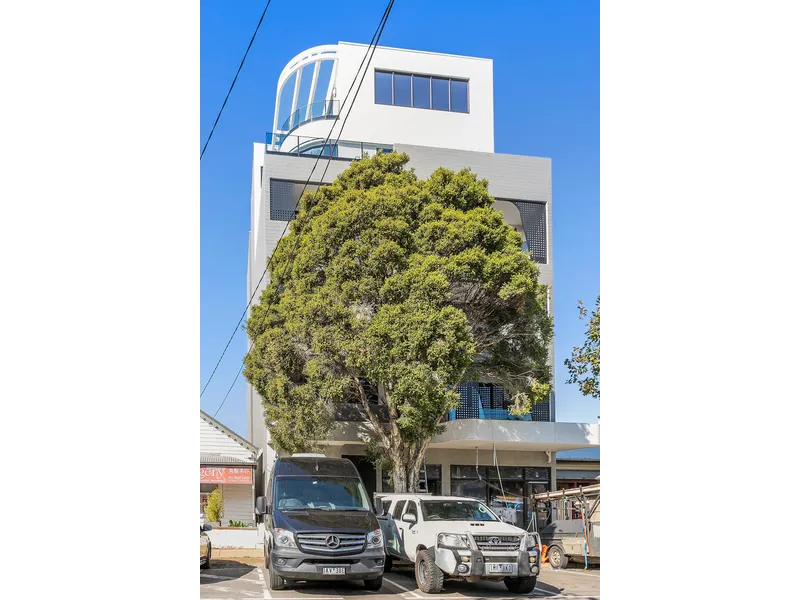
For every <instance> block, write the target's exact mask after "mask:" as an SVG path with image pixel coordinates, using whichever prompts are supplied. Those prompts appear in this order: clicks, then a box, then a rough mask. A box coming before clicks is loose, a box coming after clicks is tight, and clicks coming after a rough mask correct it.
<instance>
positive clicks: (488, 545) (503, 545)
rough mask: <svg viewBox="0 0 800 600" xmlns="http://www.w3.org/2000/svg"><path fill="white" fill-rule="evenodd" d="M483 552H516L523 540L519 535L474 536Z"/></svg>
mask: <svg viewBox="0 0 800 600" xmlns="http://www.w3.org/2000/svg"><path fill="white" fill-rule="evenodd" d="M472 537H473V538H474V539H475V544H477V546H478V550H480V551H481V552H516V551H517V550H519V546H520V543H521V542H522V538H521V537H520V536H518V535H474V536H472Z"/></svg>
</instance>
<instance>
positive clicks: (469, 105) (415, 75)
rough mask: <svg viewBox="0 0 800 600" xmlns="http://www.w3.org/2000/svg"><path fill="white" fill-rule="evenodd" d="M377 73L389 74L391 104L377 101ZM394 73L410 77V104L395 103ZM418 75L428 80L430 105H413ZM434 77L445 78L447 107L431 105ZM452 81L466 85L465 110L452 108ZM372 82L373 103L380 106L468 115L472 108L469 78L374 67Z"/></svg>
mask: <svg viewBox="0 0 800 600" xmlns="http://www.w3.org/2000/svg"><path fill="white" fill-rule="evenodd" d="M379 73H380V74H384V75H391V82H392V84H391V88H392V102H391V104H387V103H386V102H378V86H377V80H378V74H379ZM395 75H403V76H408V77H410V78H411V105H410V106H406V105H405V104H397V103H396V101H395V93H394V76H395ZM420 77H424V78H426V79H427V80H428V85H429V86H430V88H429V90H428V100H429V104H430V106H415V105H414V79H415V78H420ZM434 79H440V80H446V81H447V109H443V108H434V107H433V80H434ZM453 81H457V82H459V83H464V84H465V85H466V87H467V110H466V111H462V110H453V91H452V87H453V83H452V82H453ZM373 82H374V83H375V85H374V88H375V89H374V93H373V96H374V98H373V100H374V103H375V104H379V105H381V106H398V107H402V108H420V109H422V110H438V111H440V112H452V113H458V114H462V115H468V114H470V113H471V110H470V109H471V108H472V103H471V100H472V94H470V85H469V83H470V80H469V79H468V78H467V79H465V78H463V77H449V76H447V75H433V74H430V73H413V72H409V71H388V70H384V69H375V70H374V78H373Z"/></svg>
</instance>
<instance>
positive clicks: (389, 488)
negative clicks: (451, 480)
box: [381, 465, 442, 496]
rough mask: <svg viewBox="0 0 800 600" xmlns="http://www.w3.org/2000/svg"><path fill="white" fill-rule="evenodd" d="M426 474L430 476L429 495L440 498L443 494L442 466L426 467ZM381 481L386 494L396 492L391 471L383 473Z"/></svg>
mask: <svg viewBox="0 0 800 600" xmlns="http://www.w3.org/2000/svg"><path fill="white" fill-rule="evenodd" d="M425 472H426V474H427V475H428V493H430V494H433V495H434V496H440V495H441V494H442V465H426V467H425ZM381 481H382V487H381V489H382V490H383V491H384V492H386V493H393V492H394V485H393V484H392V474H391V473H390V472H389V471H383V472H382V473H381Z"/></svg>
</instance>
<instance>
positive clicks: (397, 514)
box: [392, 500, 406, 521]
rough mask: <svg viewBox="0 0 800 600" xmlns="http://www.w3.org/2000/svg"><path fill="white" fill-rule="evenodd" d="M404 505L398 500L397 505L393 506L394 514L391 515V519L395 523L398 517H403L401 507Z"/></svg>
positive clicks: (403, 501)
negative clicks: (392, 518)
mask: <svg viewBox="0 0 800 600" xmlns="http://www.w3.org/2000/svg"><path fill="white" fill-rule="evenodd" d="M405 503H406V501H405V500H398V501H397V504H395V505H394V512H393V513H392V517H394V519H395V521H399V520H400V517H402V516H403V505H404V504H405Z"/></svg>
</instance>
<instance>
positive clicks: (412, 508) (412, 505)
mask: <svg viewBox="0 0 800 600" xmlns="http://www.w3.org/2000/svg"><path fill="white" fill-rule="evenodd" d="M406 512H407V513H409V514H412V515H414V516H415V517H416V518H417V520H419V513H418V512H417V503H416V502H414V501H413V500H409V501H408V506H406Z"/></svg>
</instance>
